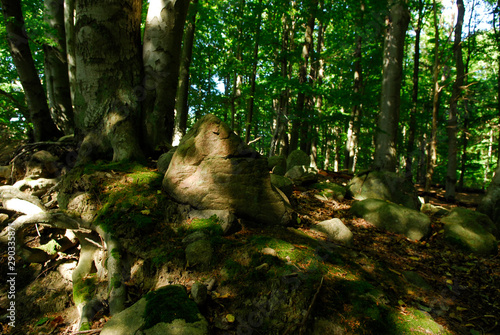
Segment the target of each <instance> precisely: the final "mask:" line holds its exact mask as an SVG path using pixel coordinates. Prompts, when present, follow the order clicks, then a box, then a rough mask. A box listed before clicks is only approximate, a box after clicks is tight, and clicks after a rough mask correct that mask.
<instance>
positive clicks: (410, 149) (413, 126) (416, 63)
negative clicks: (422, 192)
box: [405, 0, 424, 181]
mask: <svg viewBox="0 0 500 335" xmlns="http://www.w3.org/2000/svg"><path fill="white" fill-rule="evenodd" d="M423 8H424V2H423V0H419V2H418V19H417V26H416V27H415V56H414V58H413V88H412V96H411V102H412V107H411V111H410V128H409V130H408V133H409V134H408V142H407V145H406V166H405V170H406V176H405V177H406V179H408V180H410V181H411V180H412V179H413V156H414V151H415V133H416V131H417V111H418V78H419V76H418V75H419V68H420V33H421V31H422V19H423V15H422V11H423Z"/></svg>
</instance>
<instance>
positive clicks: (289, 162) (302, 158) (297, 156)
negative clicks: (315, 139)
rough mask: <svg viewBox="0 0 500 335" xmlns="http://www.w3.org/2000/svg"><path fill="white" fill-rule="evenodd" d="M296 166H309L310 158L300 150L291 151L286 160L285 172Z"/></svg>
mask: <svg viewBox="0 0 500 335" xmlns="http://www.w3.org/2000/svg"><path fill="white" fill-rule="evenodd" d="M297 165H304V166H306V167H309V165H311V157H309V156H308V155H307V154H306V153H305V152H304V151H302V150H294V151H292V152H291V153H290V154H289V155H288V157H287V159H286V170H287V171H289V170H290V169H291V168H293V167H294V166H297Z"/></svg>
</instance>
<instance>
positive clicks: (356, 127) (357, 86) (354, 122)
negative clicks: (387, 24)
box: [344, 3, 365, 173]
mask: <svg viewBox="0 0 500 335" xmlns="http://www.w3.org/2000/svg"><path fill="white" fill-rule="evenodd" d="M364 12H365V4H364V3H361V7H360V22H363V19H364ZM362 42H363V37H362V36H361V35H360V34H359V33H358V36H357V37H356V51H355V52H354V59H355V61H354V87H353V92H354V99H355V101H359V100H360V98H361V96H362V91H363V69H362V67H361V47H362ZM362 107H363V104H362V103H361V102H359V103H358V102H355V103H354V106H353V107H352V110H351V118H350V120H349V126H348V129H347V142H346V148H345V164H344V167H345V168H346V169H347V170H348V171H349V172H351V173H354V169H355V160H356V152H357V146H358V136H359V131H360V123H361V109H362Z"/></svg>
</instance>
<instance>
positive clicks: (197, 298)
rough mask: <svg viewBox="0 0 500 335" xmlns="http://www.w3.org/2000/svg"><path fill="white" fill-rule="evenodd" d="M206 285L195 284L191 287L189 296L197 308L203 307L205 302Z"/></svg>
mask: <svg viewBox="0 0 500 335" xmlns="http://www.w3.org/2000/svg"><path fill="white" fill-rule="evenodd" d="M207 294H208V290H207V285H205V284H202V283H199V282H196V283H194V284H193V286H191V296H192V297H193V300H194V302H195V303H196V304H197V305H198V306H203V305H205V303H206V302H207Z"/></svg>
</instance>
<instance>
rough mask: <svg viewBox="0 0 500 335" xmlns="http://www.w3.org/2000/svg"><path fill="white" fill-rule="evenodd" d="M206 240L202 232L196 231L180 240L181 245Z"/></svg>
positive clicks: (206, 236)
mask: <svg viewBox="0 0 500 335" xmlns="http://www.w3.org/2000/svg"><path fill="white" fill-rule="evenodd" d="M206 239H208V235H207V234H205V232H203V231H202V230H197V231H195V232H194V233H191V234H189V235H188V236H186V237H184V238H183V239H182V243H183V244H191V243H193V242H196V241H199V240H206Z"/></svg>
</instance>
